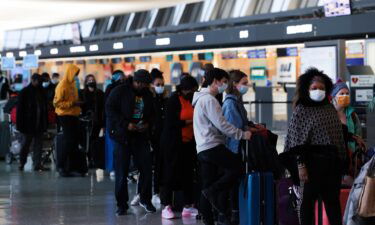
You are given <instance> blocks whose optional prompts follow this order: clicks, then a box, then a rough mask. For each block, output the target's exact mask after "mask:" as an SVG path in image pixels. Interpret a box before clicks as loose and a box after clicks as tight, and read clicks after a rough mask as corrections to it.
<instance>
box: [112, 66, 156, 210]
mask: <svg viewBox="0 0 375 225" xmlns="http://www.w3.org/2000/svg"><path fill="white" fill-rule="evenodd" d="M150 83H151V76H150V73H149V72H148V71H147V70H138V71H136V72H135V74H134V79H133V82H132V83H131V84H130V83H127V84H124V85H120V86H118V87H116V88H115V89H114V90H113V91H112V92H111V94H110V95H109V97H108V99H107V101H106V116H107V129H108V131H109V135H110V137H111V139H112V140H113V141H114V151H115V153H114V160H115V173H116V176H115V195H116V200H117V212H116V213H117V215H118V216H122V215H125V214H126V212H127V210H128V208H129V206H128V200H129V196H128V183H127V176H128V173H129V166H130V157H131V156H133V159H134V161H135V164H136V167H137V168H138V169H139V172H140V180H139V183H140V184H141V186H140V203H139V204H140V206H141V207H143V208H144V209H145V210H146V212H148V213H153V212H155V211H156V209H155V207H154V206H153V205H152V203H151V198H152V156H151V151H150V145H149V126H150V124H152V118H153V101H152V94H151V92H150V88H149V86H150Z"/></svg>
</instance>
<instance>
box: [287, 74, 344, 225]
mask: <svg viewBox="0 0 375 225" xmlns="http://www.w3.org/2000/svg"><path fill="white" fill-rule="evenodd" d="M332 87H333V84H332V81H331V79H330V78H329V77H328V76H327V75H325V74H323V73H322V72H321V71H319V70H317V69H315V68H311V69H309V70H307V71H306V72H305V73H304V74H303V75H301V76H300V77H299V79H298V81H297V90H296V96H295V99H294V112H293V115H292V118H291V121H290V124H289V128H288V134H287V137H286V140H285V149H284V153H283V154H290V155H291V156H293V157H292V159H293V160H292V162H291V163H290V165H289V166H290V167H289V168H288V169H289V171H290V172H291V174H292V177H293V180H294V183H295V184H296V185H302V184H303V200H302V205H301V224H302V225H312V224H314V223H313V222H314V209H315V202H316V200H317V199H318V198H322V200H323V202H324V205H325V209H326V212H327V216H328V219H329V223H330V224H332V225H341V224H342V216H341V209H340V198H339V196H340V186H341V175H342V172H343V171H342V162H344V161H345V160H346V149H345V142H344V137H343V130H342V126H341V122H340V120H339V118H338V116H337V112H336V109H335V108H334V107H333V105H332V104H330V102H329V99H328V97H329V94H330V93H331V91H332ZM292 165H293V166H292Z"/></svg>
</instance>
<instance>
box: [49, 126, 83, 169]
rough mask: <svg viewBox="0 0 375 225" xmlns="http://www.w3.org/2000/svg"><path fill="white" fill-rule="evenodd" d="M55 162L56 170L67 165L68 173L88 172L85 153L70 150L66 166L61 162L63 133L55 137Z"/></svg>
mask: <svg viewBox="0 0 375 225" xmlns="http://www.w3.org/2000/svg"><path fill="white" fill-rule="evenodd" d="M55 151H56V152H55V154H54V155H55V156H56V159H55V161H56V162H57V169H63V168H62V167H63V165H67V168H65V169H67V170H68V171H69V172H77V173H80V174H86V173H87V172H88V166H87V157H86V152H85V151H82V150H80V149H78V148H77V149H72V150H71V151H70V154H69V155H68V162H67V164H66V163H64V162H62V151H63V133H62V132H60V133H58V134H57V135H56V137H55Z"/></svg>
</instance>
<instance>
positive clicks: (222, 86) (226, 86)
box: [217, 83, 228, 94]
mask: <svg viewBox="0 0 375 225" xmlns="http://www.w3.org/2000/svg"><path fill="white" fill-rule="evenodd" d="M227 88H228V84H227V83H224V84H222V85H221V86H219V87H218V89H217V90H218V91H219V94H222V93H224V91H225V90H226V89H227Z"/></svg>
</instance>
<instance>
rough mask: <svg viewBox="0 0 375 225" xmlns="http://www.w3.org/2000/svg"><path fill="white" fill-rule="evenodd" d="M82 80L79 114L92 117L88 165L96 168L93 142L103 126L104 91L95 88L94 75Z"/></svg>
mask: <svg viewBox="0 0 375 225" xmlns="http://www.w3.org/2000/svg"><path fill="white" fill-rule="evenodd" d="M84 82H85V83H84V84H85V86H84V89H83V90H82V91H81V92H80V99H82V101H83V105H82V114H81V115H82V116H87V117H89V118H90V119H92V130H91V133H90V141H89V152H88V159H89V167H90V168H98V165H95V164H94V162H95V161H94V159H97V156H95V155H94V147H95V146H93V144H94V143H95V142H96V141H97V140H98V138H99V133H100V131H101V129H103V127H104V93H103V91H102V90H100V89H98V88H97V84H96V79H95V77H94V75H92V74H89V75H87V76H86V77H85V81H84Z"/></svg>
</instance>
